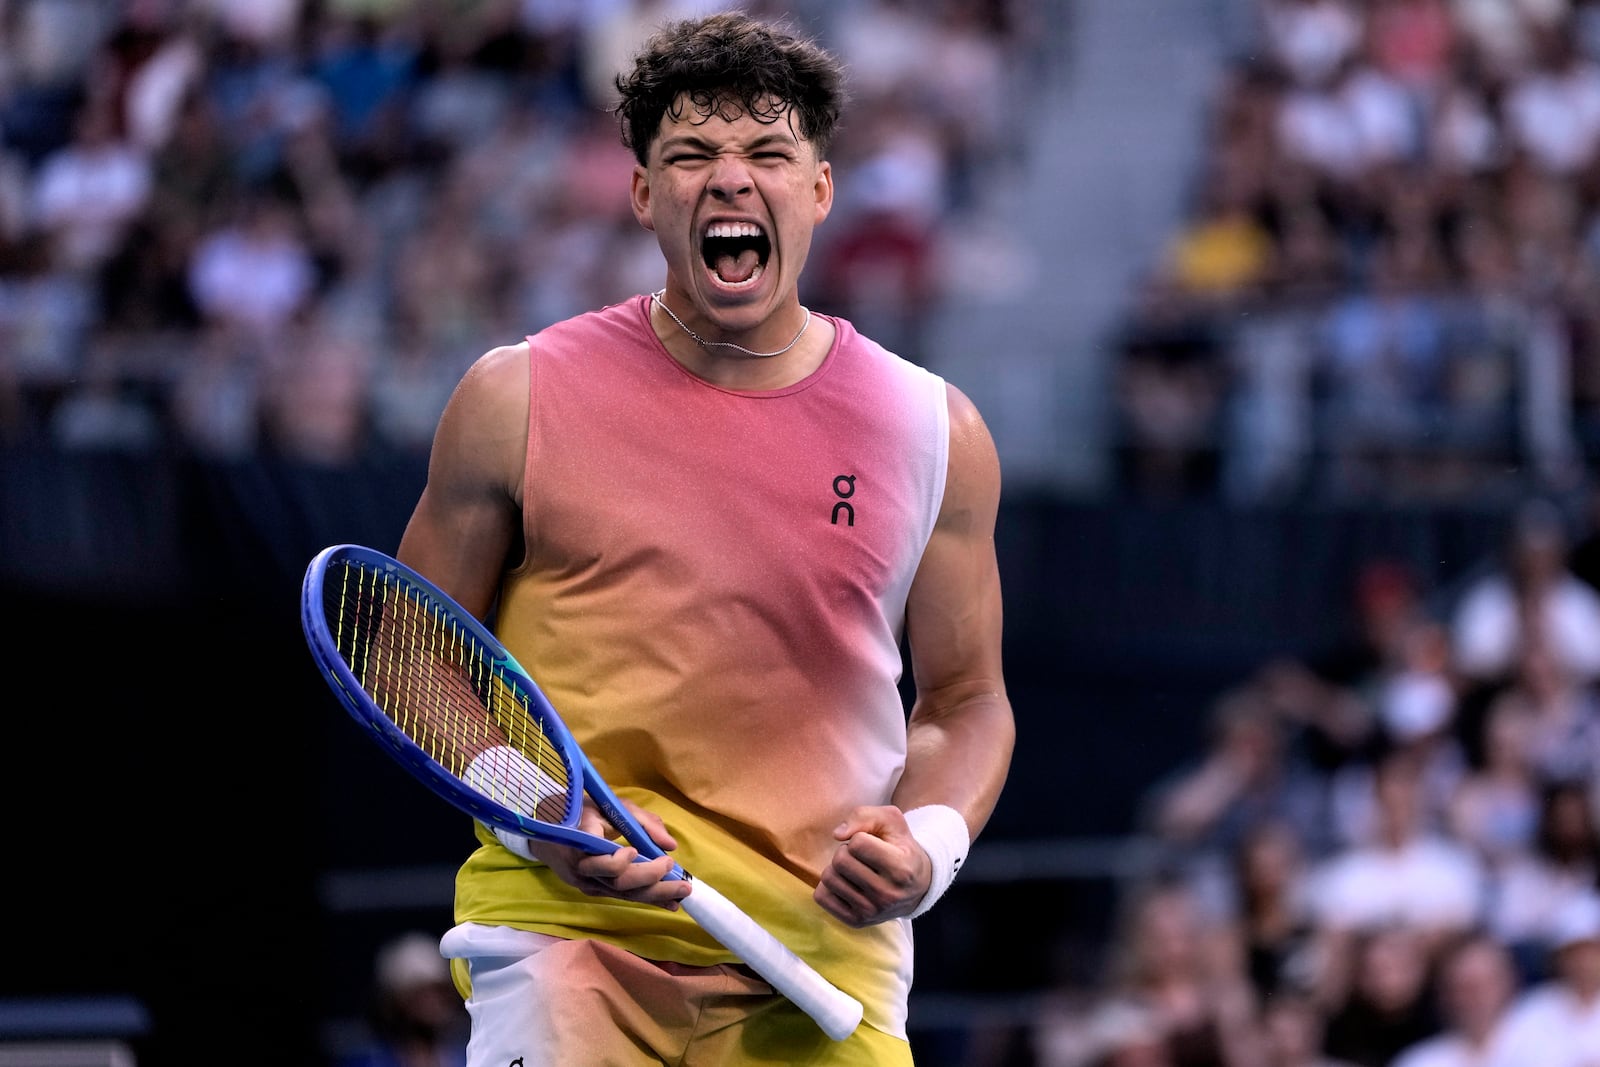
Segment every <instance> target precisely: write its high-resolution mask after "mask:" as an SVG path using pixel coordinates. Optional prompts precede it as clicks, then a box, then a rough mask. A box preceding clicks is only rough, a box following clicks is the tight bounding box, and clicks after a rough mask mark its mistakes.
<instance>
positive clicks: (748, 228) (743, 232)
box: [706, 222, 761, 237]
mask: <svg viewBox="0 0 1600 1067" xmlns="http://www.w3.org/2000/svg"><path fill="white" fill-rule="evenodd" d="M706 236H707V237H760V236H761V227H760V226H757V225H756V224H755V223H753V222H714V223H712V224H711V227H710V228H709V229H707V230H706Z"/></svg>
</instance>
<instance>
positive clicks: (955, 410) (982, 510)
mask: <svg viewBox="0 0 1600 1067" xmlns="http://www.w3.org/2000/svg"><path fill="white" fill-rule="evenodd" d="M945 404H946V406H947V407H948V409H949V412H950V468H949V474H948V477H947V480H946V483H945V496H944V506H943V507H942V508H941V509H940V513H939V521H940V523H941V524H950V523H954V522H959V523H962V524H971V523H977V524H980V525H988V526H990V527H992V525H993V523H994V517H995V514H996V513H997V512H998V510H999V507H1000V457H999V455H998V454H997V453H996V451H995V447H994V438H993V437H991V436H990V434H989V427H988V424H987V423H985V422H984V421H983V415H982V414H981V413H980V412H979V411H978V408H977V405H975V404H973V402H972V400H971V398H969V397H968V396H967V395H966V394H965V393H963V392H962V391H961V390H960V389H958V388H956V387H955V386H954V385H951V384H949V383H948V382H946V383H945Z"/></svg>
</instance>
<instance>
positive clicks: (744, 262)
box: [713, 249, 761, 282]
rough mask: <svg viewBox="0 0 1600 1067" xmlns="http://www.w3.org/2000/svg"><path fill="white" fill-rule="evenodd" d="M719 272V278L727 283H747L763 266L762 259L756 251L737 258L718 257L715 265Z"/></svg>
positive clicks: (750, 251) (742, 254)
mask: <svg viewBox="0 0 1600 1067" xmlns="http://www.w3.org/2000/svg"><path fill="white" fill-rule="evenodd" d="M713 265H714V266H715V267H716V270H717V277H719V278H721V279H722V280H723V281H725V282H745V281H749V280H750V276H751V275H752V274H754V273H755V272H756V268H757V267H759V266H760V265H761V257H760V256H759V255H757V254H756V253H755V251H754V250H753V249H752V250H749V251H745V252H741V253H740V254H739V255H737V256H718V257H717V261H716V263H715V264H713Z"/></svg>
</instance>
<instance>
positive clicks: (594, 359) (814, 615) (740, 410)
mask: <svg viewBox="0 0 1600 1067" xmlns="http://www.w3.org/2000/svg"><path fill="white" fill-rule="evenodd" d="M649 307H650V305H649V298H648V296H639V297H634V298H630V299H629V300H628V301H625V302H623V303H620V304H616V305H612V306H611V307H608V308H605V309H602V310H600V311H596V312H591V313H587V314H584V315H580V316H578V317H576V318H574V319H571V320H567V321H564V322H562V323H558V324H556V325H554V326H551V327H549V328H548V329H545V330H543V331H541V332H540V333H538V334H535V335H534V336H532V337H530V338H529V347H530V359H529V363H530V366H529V398H530V402H529V422H528V449H527V458H526V468H525V472H524V485H523V493H524V498H523V511H522V521H523V533H524V538H525V545H526V550H527V551H526V557H525V559H524V561H523V562H522V563H521V564H520V565H519V566H518V567H517V568H516V569H515V570H513V571H512V572H510V573H508V575H507V576H506V579H505V581H504V583H503V586H502V589H501V595H500V602H499V606H498V609H497V617H496V631H497V633H498V634H499V636H500V638H501V640H502V641H504V642H505V644H506V645H507V647H508V648H509V649H510V651H511V653H512V655H514V656H515V657H516V658H517V660H518V662H520V663H521V664H522V665H523V666H524V667H526V668H527V669H528V671H529V673H530V674H532V675H533V677H534V678H535V679H536V680H537V681H538V682H539V685H540V686H541V688H543V689H544V690H545V692H546V694H547V695H548V696H549V697H550V700H551V703H552V704H553V705H554V706H555V708H556V710H557V711H558V712H559V713H560V714H561V716H562V718H563V719H565V720H566V721H567V722H568V724H569V725H570V726H571V728H572V730H573V732H574V734H575V735H576V737H577V738H578V741H579V743H580V744H581V745H582V746H583V747H584V750H585V751H586V752H587V753H588V755H589V757H590V759H591V760H592V761H593V762H594V764H595V766H596V768H597V769H598V770H599V772H600V774H601V775H602V776H603V777H604V778H605V779H606V780H607V781H608V782H609V783H610V784H611V785H612V787H613V788H614V789H616V790H617V792H618V793H619V794H620V795H621V796H623V797H625V798H626V799H628V800H631V801H633V802H635V803H637V804H639V805H641V806H642V807H645V808H647V809H649V810H651V811H653V812H655V813H656V814H658V815H660V816H661V817H662V819H663V820H664V821H665V822H666V825H667V827H668V829H669V830H671V832H672V833H673V835H674V837H676V838H677V841H678V846H679V847H678V848H677V850H676V851H675V852H674V853H673V855H674V858H675V859H676V860H677V861H678V862H679V863H680V864H682V866H683V867H684V868H685V869H686V870H687V871H689V872H690V874H691V875H692V876H695V877H699V878H703V879H704V880H705V881H707V882H708V883H710V884H712V885H714V886H716V887H717V888H718V889H719V890H721V892H722V893H723V894H724V895H725V896H727V897H728V898H729V899H731V900H732V901H733V902H734V903H736V904H738V905H739V906H740V907H741V908H743V909H744V910H745V911H747V912H748V913H750V914H751V915H752V916H753V917H755V918H756V919H757V920H759V921H761V922H762V923H763V924H764V925H766V926H767V927H768V929H770V930H772V931H773V933H775V934H776V935H777V936H778V937H779V938H780V939H781V940H783V941H784V942H785V943H786V944H788V945H789V946H790V948H792V949H794V951H796V952H797V953H799V954H800V955H801V956H802V957H803V958H804V959H806V960H807V961H808V962H810V963H811V964H812V965H813V966H814V967H816V968H817V969H818V970H819V971H821V972H822V973H823V974H824V975H826V976H827V977H828V978H829V979H830V980H831V981H833V982H834V983H835V984H836V985H838V986H840V987H841V988H843V989H845V990H846V991H848V992H850V993H852V994H853V995H854V996H856V997H857V998H858V999H860V1000H861V1001H862V1003H863V1005H864V1006H865V1007H866V1021H867V1022H868V1023H869V1024H870V1025H873V1026H875V1027H877V1028H878V1029H881V1030H885V1031H887V1032H890V1033H895V1034H899V1035H901V1036H904V1033H905V1029H904V1025H905V1000H906V994H907V993H908V991H909V985H910V975H911V947H912V946H911V937H910V923H909V922H907V921H904V920H901V921H895V922H889V923H883V924H879V925H876V926H873V927H870V928H867V929H864V930H853V929H850V928H849V927H847V926H846V925H844V924H843V923H840V922H839V921H838V920H836V919H834V918H833V917H831V916H829V915H828V914H827V913H826V912H824V911H823V910H822V909H821V908H820V907H818V906H817V905H816V903H815V902H814V901H813V900H812V899H811V894H812V890H813V889H814V887H815V885H816V883H817V881H818V879H819V877H820V874H821V871H822V870H823V868H824V867H825V866H826V865H827V863H828V859H829V857H830V856H831V855H832V853H833V850H834V848H835V847H836V843H835V842H834V840H833V838H832V830H833V828H834V827H835V826H837V825H838V824H839V822H840V821H841V820H842V819H843V818H844V816H845V815H846V814H847V813H848V812H849V811H850V810H851V809H852V808H853V807H855V806H857V805H861V804H882V803H886V802H887V801H888V800H889V799H890V795H891V794H892V792H893V790H894V787H895V784H896V783H897V782H898V780H899V777H900V774H901V771H902V770H903V768H904V764H905V758H906V720H905V707H904V703H903V698H902V696H901V693H900V689H899V683H900V680H901V673H902V660H901V652H900V642H901V637H902V632H903V627H904V619H905V603H906V597H907V593H908V590H909V589H910V586H911V581H912V578H913V576H914V574H915V572H916V569H917V565H918V562H919V560H920V559H921V556H922V552H923V549H924V548H925V546H926V545H927V542H928V538H929V536H930V534H931V532H932V530H933V524H934V520H935V518H936V516H937V514H938V511H939V506H940V502H941V499H942V497H943V493H944V485H945V474H946V464H947V460H948V453H949V416H948V409H947V407H946V400H945V389H944V382H943V381H942V380H941V379H940V378H938V377H937V376H936V375H934V374H932V373H930V372H928V371H926V370H924V369H923V368H920V367H917V366H916V365H914V364H912V363H910V362H908V361H906V360H903V359H901V358H900V357H898V356H895V355H893V354H892V353H890V352H888V351H886V350H885V349H883V348H882V347H881V346H879V345H878V344H876V343H875V342H873V341H871V340H869V339H867V338H865V337H862V336H861V335H859V334H858V333H856V331H855V330H854V328H853V327H852V326H851V325H850V323H849V322H847V321H845V320H842V319H830V320H829V321H831V322H832V323H833V325H834V326H835V328H836V331H837V333H836V339H835V342H834V345H833V347H832V349H831V350H830V352H829V353H828V355H827V357H826V358H825V360H824V361H823V363H822V364H821V365H820V366H819V367H818V368H817V370H816V371H815V372H814V373H812V374H811V375H810V376H808V377H807V378H805V379H804V380H802V381H800V382H798V383H796V384H794V385H792V386H789V387H787V388H783V389H776V390H770V391H760V392H753V391H736V390H729V389H724V388H720V387H718V386H716V385H713V384H710V383H708V382H706V381H704V380H703V379H700V378H698V377H696V376H694V375H693V374H691V373H689V372H688V371H687V370H685V369H684V368H683V367H682V366H681V365H680V364H679V363H678V362H677V361H675V360H674V359H673V358H672V357H671V356H670V355H669V354H668V353H667V351H666V349H665V348H664V347H663V346H662V344H661V343H660V341H659V339H658V338H657V337H656V335H655V332H654V331H653V329H652V328H651V326H650V321H649ZM478 836H479V840H480V841H481V842H482V844H483V847H481V848H480V849H478V850H477V851H476V852H475V853H473V854H472V856H470V857H469V858H468V860H467V862H466V863H465V864H464V866H463V867H462V869H461V871H460V872H459V875H458V878H457V895H456V918H457V920H458V921H462V922H465V921H475V922H482V923H490V924H497V925H509V926H515V927H519V928H522V929H529V930H537V931H540V932H543V933H549V934H555V935H558V936H563V937H596V938H600V939H602V940H607V941H611V942H613V943H615V944H618V945H621V946H623V947H625V948H627V949H629V950H630V951H633V952H635V953H637V954H639V955H641V956H645V957H647V958H651V959H661V960H672V961H676V962H680V963H688V964H696V965H705V964H712V963H721V962H728V961H729V960H730V959H731V958H732V957H731V956H729V954H728V953H727V952H726V951H725V950H724V949H722V948H721V946H719V945H717V944H716V942H714V941H713V940H712V939H711V938H710V937H709V936H708V935H706V934H704V933H703V932H702V931H701V930H700V929H699V927H698V926H697V925H695V923H694V922H693V920H692V919H689V918H688V917H687V916H686V915H683V914H682V913H673V912H668V911H666V910H664V909H661V908H656V907H651V906H647V905H637V904H633V903H631V902H626V901H614V900H606V899H602V898H593V897H588V896H586V895H584V894H582V893H580V892H578V891H577V890H575V889H573V888H571V887H570V886H567V885H566V884H565V883H563V882H561V881H560V880H559V879H558V878H556V877H555V875H554V874H552V873H551V872H550V871H549V870H548V869H546V868H543V867H541V866H539V865H531V866H530V865H529V864H527V863H525V862H523V861H521V860H518V859H516V858H515V857H514V856H512V855H511V854H510V853H509V852H507V851H506V850H505V849H503V848H501V847H500V846H499V845H498V843H496V842H495V841H494V839H493V837H492V836H491V835H489V834H488V833H487V832H486V831H485V830H484V829H483V828H482V827H481V826H480V827H478Z"/></svg>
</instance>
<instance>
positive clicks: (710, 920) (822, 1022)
mask: <svg viewBox="0 0 1600 1067" xmlns="http://www.w3.org/2000/svg"><path fill="white" fill-rule="evenodd" d="M679 903H680V904H681V905H682V906H683V910H684V911H686V912H688V913H689V915H690V917H691V918H693V919H694V921H695V922H697V923H699V924H700V925H701V926H702V927H704V928H705V931H706V932H707V933H709V934H710V935H711V936H712V937H714V938H716V939H717V940H718V941H719V942H721V944H722V946H723V947H724V948H726V949H728V950H729V951H730V952H732V953H733V954H734V955H736V956H738V957H739V958H740V959H741V960H743V961H744V962H745V963H747V964H749V965H750V967H751V969H752V970H754V971H755V972H756V973H757V974H759V975H760V976H761V977H763V978H765V979H766V980H767V982H768V983H769V984H770V985H771V986H772V988H774V989H776V990H777V991H778V992H780V993H782V994H783V995H784V996H786V997H788V998H789V999H790V1000H791V1001H792V1002H793V1003H794V1004H795V1006H796V1007H798V1008H799V1009H800V1010H801V1011H803V1012H805V1013H806V1014H807V1015H809V1016H811V1017H812V1018H813V1019H815V1020H816V1022H817V1025H818V1026H820V1027H822V1029H823V1032H824V1033H826V1034H827V1035H828V1036H829V1037H831V1038H833V1039H834V1040H835V1041H843V1040H844V1039H845V1038H847V1037H849V1036H850V1035H851V1034H852V1033H854V1032H855V1028H856V1026H857V1025H858V1024H860V1022H861V1002H860V1001H858V1000H857V999H856V998H855V997H852V996H851V995H850V994H848V993H846V992H844V991H843V990H841V989H839V988H838V987H836V986H834V985H833V984H832V983H831V982H829V981H828V980H827V979H826V978H824V977H822V975H820V974H818V973H817V972H816V971H815V970H814V969H813V968H812V967H811V965H810V964H808V963H806V961H805V960H802V959H801V958H800V957H799V956H796V955H795V954H794V952H792V951H791V950H790V949H789V947H788V946H787V945H785V944H784V943H783V942H781V941H779V940H778V939H777V938H776V937H773V936H772V934H771V933H770V932H769V931H768V930H767V929H766V928H765V927H764V926H762V925H761V924H760V923H758V922H756V921H755V920H754V919H752V918H750V916H748V915H746V914H745V913H744V912H743V911H742V910H741V909H740V908H739V906H738V905H737V904H735V903H733V901H731V900H729V899H728V898H727V897H725V896H723V895H722V894H721V893H719V892H717V891H716V890H715V889H713V888H712V887H711V886H709V885H706V883H704V882H702V881H700V880H699V879H698V878H697V879H695V880H694V891H693V892H692V893H690V894H689V895H688V896H687V897H685V898H683V900H681V901H679Z"/></svg>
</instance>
